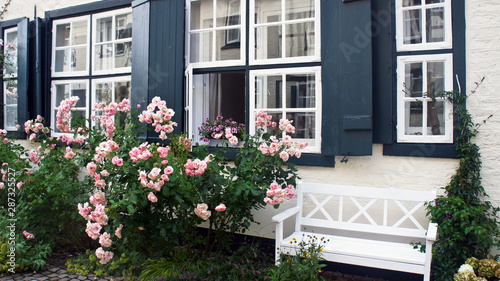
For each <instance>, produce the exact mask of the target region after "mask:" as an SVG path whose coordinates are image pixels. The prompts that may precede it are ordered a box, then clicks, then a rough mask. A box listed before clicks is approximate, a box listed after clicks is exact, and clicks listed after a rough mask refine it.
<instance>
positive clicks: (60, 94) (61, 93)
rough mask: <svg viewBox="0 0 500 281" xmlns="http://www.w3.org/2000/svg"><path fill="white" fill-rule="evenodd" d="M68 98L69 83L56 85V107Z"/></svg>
mask: <svg viewBox="0 0 500 281" xmlns="http://www.w3.org/2000/svg"><path fill="white" fill-rule="evenodd" d="M67 98H69V85H68V84H64V85H56V104H55V107H56V109H57V107H58V106H59V105H60V104H61V102H62V101H63V100H65V99H67Z"/></svg>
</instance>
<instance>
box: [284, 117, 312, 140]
mask: <svg viewBox="0 0 500 281" xmlns="http://www.w3.org/2000/svg"><path fill="white" fill-rule="evenodd" d="M286 117H287V119H289V120H293V123H292V124H293V125H294V126H295V134H290V135H291V136H292V138H299V139H314V138H315V137H316V132H315V129H316V113H312V112H294V113H287V115H286Z"/></svg>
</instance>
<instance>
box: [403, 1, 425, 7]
mask: <svg viewBox="0 0 500 281" xmlns="http://www.w3.org/2000/svg"><path fill="white" fill-rule="evenodd" d="M421 4H422V2H421V0H403V7H409V6H418V5H421Z"/></svg>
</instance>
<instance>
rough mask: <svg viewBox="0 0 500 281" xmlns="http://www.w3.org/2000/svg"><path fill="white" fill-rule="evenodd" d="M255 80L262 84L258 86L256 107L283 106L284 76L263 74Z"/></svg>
mask: <svg viewBox="0 0 500 281" xmlns="http://www.w3.org/2000/svg"><path fill="white" fill-rule="evenodd" d="M255 81H256V83H260V84H262V85H260V84H259V85H258V86H257V87H256V93H255V94H256V99H255V102H256V104H255V108H257V109H260V108H264V109H265V108H282V87H283V79H282V76H281V75H276V76H271V75H270V76H261V77H256V80H255Z"/></svg>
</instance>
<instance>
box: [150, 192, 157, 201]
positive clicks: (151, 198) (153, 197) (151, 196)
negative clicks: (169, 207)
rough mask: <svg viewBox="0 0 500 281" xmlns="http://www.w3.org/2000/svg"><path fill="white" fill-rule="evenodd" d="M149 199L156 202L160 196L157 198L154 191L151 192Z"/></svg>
mask: <svg viewBox="0 0 500 281" xmlns="http://www.w3.org/2000/svg"><path fill="white" fill-rule="evenodd" d="M148 200H149V201H151V202H153V203H156V202H157V201H158V198H156V196H155V195H154V193H153V192H150V193H149V194H148Z"/></svg>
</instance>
